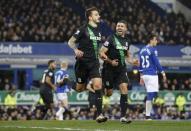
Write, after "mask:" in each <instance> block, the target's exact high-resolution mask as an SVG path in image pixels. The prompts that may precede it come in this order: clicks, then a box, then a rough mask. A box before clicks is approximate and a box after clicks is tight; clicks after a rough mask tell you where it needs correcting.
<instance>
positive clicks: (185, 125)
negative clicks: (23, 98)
mask: <svg viewBox="0 0 191 131" xmlns="http://www.w3.org/2000/svg"><path fill="white" fill-rule="evenodd" d="M0 131H191V121H133V122H132V123H130V124H121V123H120V122H119V121H108V122H106V123H100V124H99V123H96V122H95V121H91V120H84V121H82V120H81V121H79V120H74V121H73V120H65V121H43V120H31V121H0Z"/></svg>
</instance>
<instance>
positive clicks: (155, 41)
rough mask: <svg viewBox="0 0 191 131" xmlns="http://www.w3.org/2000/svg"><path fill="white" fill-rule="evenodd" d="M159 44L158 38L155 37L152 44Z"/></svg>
mask: <svg viewBox="0 0 191 131" xmlns="http://www.w3.org/2000/svg"><path fill="white" fill-rule="evenodd" d="M157 43H158V40H157V37H154V38H153V39H152V44H153V45H154V46H156V45H157Z"/></svg>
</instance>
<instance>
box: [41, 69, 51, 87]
mask: <svg viewBox="0 0 191 131" xmlns="http://www.w3.org/2000/svg"><path fill="white" fill-rule="evenodd" d="M46 77H50V79H51V82H52V83H53V84H54V71H53V70H51V69H47V70H45V71H44V74H43V76H42V84H43V86H45V87H49V88H52V87H51V86H50V85H49V84H48V83H46Z"/></svg>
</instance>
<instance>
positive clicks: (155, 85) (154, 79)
mask: <svg viewBox="0 0 191 131" xmlns="http://www.w3.org/2000/svg"><path fill="white" fill-rule="evenodd" d="M142 78H143V81H144V83H145V87H146V90H147V92H158V91H159V82H158V75H143V76H142Z"/></svg>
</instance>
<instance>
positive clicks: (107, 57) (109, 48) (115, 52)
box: [100, 20, 138, 123]
mask: <svg viewBox="0 0 191 131" xmlns="http://www.w3.org/2000/svg"><path fill="white" fill-rule="evenodd" d="M126 32H127V22H126V21H124V20H121V21H119V22H117V25H116V33H115V34H113V35H111V36H110V37H108V39H107V40H106V41H105V43H104V44H103V46H102V47H101V49H100V57H101V58H102V59H103V60H104V63H103V70H102V79H103V84H104V87H105V89H106V95H107V96H111V95H112V89H113V86H114V84H115V83H116V85H117V86H119V89H120V92H121V97H120V107H121V118H120V121H121V122H122V123H130V122H131V121H130V120H128V119H127V118H126V117H125V116H126V110H127V99H128V97H127V93H128V76H127V69H126V63H125V60H127V61H128V62H129V63H130V64H134V65H137V64H138V60H135V59H132V58H131V56H130V53H129V46H130V44H131V41H130V39H129V38H128V37H127V35H126ZM114 82H115V83H114Z"/></svg>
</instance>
